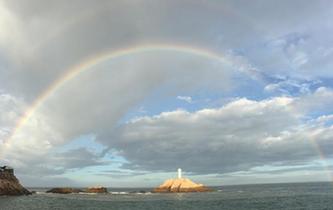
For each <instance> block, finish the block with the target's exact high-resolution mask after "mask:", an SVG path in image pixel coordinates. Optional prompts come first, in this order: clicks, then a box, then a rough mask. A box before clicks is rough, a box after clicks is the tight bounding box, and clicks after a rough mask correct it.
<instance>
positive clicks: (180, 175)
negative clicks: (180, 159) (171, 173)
mask: <svg viewBox="0 0 333 210" xmlns="http://www.w3.org/2000/svg"><path fill="white" fill-rule="evenodd" d="M181 178H182V169H181V168H178V179H181Z"/></svg>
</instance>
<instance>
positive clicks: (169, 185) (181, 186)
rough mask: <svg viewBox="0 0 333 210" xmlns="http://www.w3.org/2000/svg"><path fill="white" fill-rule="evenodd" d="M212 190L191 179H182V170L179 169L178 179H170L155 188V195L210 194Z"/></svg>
mask: <svg viewBox="0 0 333 210" xmlns="http://www.w3.org/2000/svg"><path fill="white" fill-rule="evenodd" d="M210 191H212V189H210V188H208V187H205V186H204V185H202V184H197V183H195V182H193V181H191V180H190V179H187V178H182V175H181V169H178V178H176V179H168V180H166V181H165V182H164V183H163V184H162V185H160V186H159V187H157V188H155V189H154V190H153V192H155V193H180V192H210Z"/></svg>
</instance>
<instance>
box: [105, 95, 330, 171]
mask: <svg viewBox="0 0 333 210" xmlns="http://www.w3.org/2000/svg"><path fill="white" fill-rule="evenodd" d="M318 91H320V90H318ZM318 91H317V92H318ZM317 92H315V93H314V94H313V95H312V97H313V99H314V98H316V97H317ZM331 92H332V91H331ZM307 97H311V96H306V97H304V98H302V97H301V98H291V97H277V98H272V99H269V100H263V101H252V100H248V99H237V100H235V101H233V102H230V103H228V104H227V105H225V106H224V107H221V108H219V109H203V110H198V111H196V112H193V113H191V112H187V111H185V110H176V111H172V112H164V113H161V114H159V115H156V116H152V117H148V116H147V117H142V118H138V119H135V120H134V121H131V122H129V123H127V124H126V125H124V126H121V127H120V128H119V129H118V130H115V131H114V132H115V133H114V134H112V135H111V137H110V138H112V139H117V141H108V142H106V141H105V142H103V143H104V144H107V145H109V146H110V147H112V148H117V150H119V152H120V154H121V155H123V156H124V157H125V158H126V159H127V160H128V161H129V163H128V164H125V165H124V167H128V168H131V169H144V170H155V171H160V170H161V171H173V170H174V168H177V167H183V168H184V169H186V170H187V171H191V172H194V173H202V174H207V173H226V172H235V171H243V170H249V169H251V168H253V167H258V166H264V165H271V166H274V165H284V166H293V165H302V164H305V163H310V162H311V161H313V160H316V159H318V158H319V154H318V151H316V148H315V146H314V145H313V143H314V142H316V144H318V145H319V148H322V151H324V153H325V154H326V155H327V157H330V156H332V155H333V154H332V152H330V151H329V150H327V149H325V148H329V146H330V145H332V144H333V142H331V141H330V139H331V137H333V132H332V131H333V128H332V127H329V126H326V125H324V124H322V123H318V122H316V121H312V120H310V121H304V118H305V116H306V115H307V113H309V110H306V111H304V109H300V107H301V106H304V105H305V103H308V98H307ZM324 99H325V98H321V99H319V98H316V100H318V103H320V102H319V101H323V100H324ZM329 104H331V102H329ZM312 109H316V106H315V105H314V106H312ZM310 112H311V111H310ZM319 119H320V118H319ZM319 121H321V120H319Z"/></svg>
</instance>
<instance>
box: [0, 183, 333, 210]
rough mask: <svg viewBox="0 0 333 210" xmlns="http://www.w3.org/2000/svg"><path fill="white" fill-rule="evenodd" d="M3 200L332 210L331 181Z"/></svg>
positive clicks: (53, 205) (135, 209) (152, 208)
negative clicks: (176, 191) (170, 192)
mask: <svg viewBox="0 0 333 210" xmlns="http://www.w3.org/2000/svg"><path fill="white" fill-rule="evenodd" d="M30 190H33V191H36V193H35V194H33V195H31V196H17V197H16V196H13V197H12V196H8V197H7V196H5V197H0V209H1V210H28V209H29V210H30V209H33V210H47V209H57V210H67V209H68V210H75V209H91V210H93V209H96V210H97V209H105V210H186V209H191V210H223V209H226V210H252V209H253V210H254V209H256V210H273V209H274V210H275V209H276V210H277V209H290V210H297V209H299V210H307V209H308V210H319V209H320V210H326V209H332V210H333V185H332V183H329V182H320V183H292V184H290V183H289V184H257V185H238V186H220V187H214V190H215V191H214V192H207V193H174V194H173V193H172V194H159V193H150V191H151V189H125V188H121V189H113V188H110V189H109V193H108V194H83V193H81V194H67V195H61V194H49V193H45V191H46V190H47V189H46V188H32V189H30Z"/></svg>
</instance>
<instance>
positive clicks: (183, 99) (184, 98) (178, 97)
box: [177, 96, 193, 104]
mask: <svg viewBox="0 0 333 210" xmlns="http://www.w3.org/2000/svg"><path fill="white" fill-rule="evenodd" d="M177 99H178V100H181V101H185V102H187V103H189V104H191V103H193V101H192V97H191V96H177Z"/></svg>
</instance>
